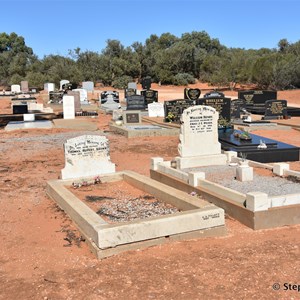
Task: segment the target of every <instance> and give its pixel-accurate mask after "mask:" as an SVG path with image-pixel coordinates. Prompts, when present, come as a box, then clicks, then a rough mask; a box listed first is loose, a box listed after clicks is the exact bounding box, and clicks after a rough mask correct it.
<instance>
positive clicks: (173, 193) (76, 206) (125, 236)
mask: <svg viewBox="0 0 300 300" xmlns="http://www.w3.org/2000/svg"><path fill="white" fill-rule="evenodd" d="M100 179H101V181H102V182H112V181H117V180H125V181H126V182H128V183H129V184H131V185H133V186H135V187H136V188H138V189H140V190H142V191H144V192H147V193H149V194H151V195H153V196H154V197H156V198H158V199H160V200H162V201H164V202H167V203H170V204H173V205H175V206H176V207H177V208H179V209H181V210H182V211H181V212H178V213H175V214H172V215H165V216H160V217H154V218H149V219H144V220H138V221H132V222H126V223H119V224H109V223H107V222H106V221H105V220H104V219H102V218H101V217H100V216H99V215H97V214H96V213H95V212H94V211H93V210H92V209H90V208H89V207H88V206H87V205H86V204H84V203H83V202H82V201H81V200H80V199H78V198H77V197H76V196H75V195H74V194H73V193H72V192H71V191H69V190H68V189H67V188H66V186H71V185H72V183H73V182H74V180H51V181H48V182H47V188H46V192H47V195H48V196H49V197H50V198H52V199H53V200H55V201H56V202H57V204H58V205H59V206H60V207H61V208H62V209H63V210H64V211H65V212H66V213H67V214H68V215H69V217H70V218H71V219H72V220H73V221H74V222H75V224H76V225H77V227H78V228H79V230H80V231H81V233H82V234H83V236H84V237H85V238H86V241H87V242H88V244H89V246H90V248H91V250H92V252H93V253H95V255H96V256H97V258H99V259H101V258H104V257H108V256H111V255H114V254H118V253H121V252H123V251H128V250H133V249H139V248H145V247H149V246H153V245H158V244H164V243H168V242H170V241H175V240H183V239H193V238H199V237H209V236H220V235H225V233H226V230H225V225H224V224H225V218H224V210H223V209H222V208H219V207H216V206H215V205H214V204H211V203H208V202H206V201H204V200H201V199H199V198H196V197H193V196H191V195H188V194H187V193H185V192H182V191H178V190H177V189H174V188H172V187H169V186H167V185H164V184H162V183H160V182H157V181H156V180H153V179H150V178H148V177H146V176H143V175H139V174H137V173H134V172H131V171H123V172H118V173H114V174H107V175H103V176H100ZM85 180H92V177H90V178H89V179H87V178H85ZM77 181H78V179H76V182H77Z"/></svg>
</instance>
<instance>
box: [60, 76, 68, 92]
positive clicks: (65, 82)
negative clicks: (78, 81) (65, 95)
mask: <svg viewBox="0 0 300 300" xmlns="http://www.w3.org/2000/svg"><path fill="white" fill-rule="evenodd" d="M67 83H70V81H69V80H66V79H62V80H61V81H60V82H59V90H62V89H63V85H64V84H67Z"/></svg>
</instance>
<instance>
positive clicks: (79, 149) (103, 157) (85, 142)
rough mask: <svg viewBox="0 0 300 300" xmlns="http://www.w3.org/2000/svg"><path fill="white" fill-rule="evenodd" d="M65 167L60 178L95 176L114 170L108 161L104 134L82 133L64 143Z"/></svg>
mask: <svg viewBox="0 0 300 300" xmlns="http://www.w3.org/2000/svg"><path fill="white" fill-rule="evenodd" d="M64 149H65V168H64V169H62V171H61V174H62V179H71V178H80V177H86V176H97V175H101V174H108V173H114V172H115V164H113V163H112V162H111V161H110V156H109V143H108V139H107V138H106V137H105V136H98V135H83V136H79V137H76V138H72V139H69V140H67V142H66V143H65V144H64Z"/></svg>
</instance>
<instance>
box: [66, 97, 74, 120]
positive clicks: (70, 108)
mask: <svg viewBox="0 0 300 300" xmlns="http://www.w3.org/2000/svg"><path fill="white" fill-rule="evenodd" d="M63 114H64V119H75V100H74V96H64V97H63Z"/></svg>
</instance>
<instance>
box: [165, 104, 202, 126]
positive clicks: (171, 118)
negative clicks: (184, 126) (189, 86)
mask: <svg viewBox="0 0 300 300" xmlns="http://www.w3.org/2000/svg"><path fill="white" fill-rule="evenodd" d="M194 105H196V101H195V100H187V99H177V100H171V101H165V103H164V108H165V122H177V123H179V122H180V117H181V115H182V113H183V111H184V110H185V109H187V108H189V107H191V106H194Z"/></svg>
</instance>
